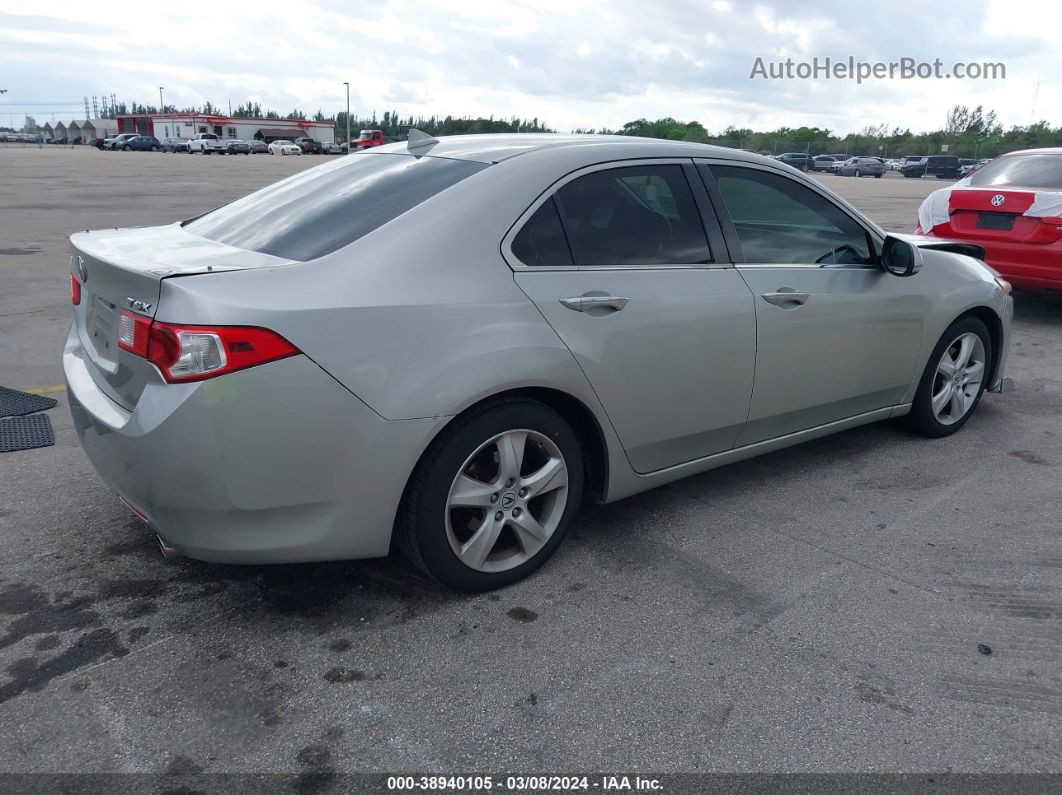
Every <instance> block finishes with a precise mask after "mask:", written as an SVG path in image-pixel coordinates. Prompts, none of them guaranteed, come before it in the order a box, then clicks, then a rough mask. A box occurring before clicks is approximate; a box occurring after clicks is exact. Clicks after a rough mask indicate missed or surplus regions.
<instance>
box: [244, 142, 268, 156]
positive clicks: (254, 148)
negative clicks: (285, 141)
mask: <svg viewBox="0 0 1062 795" xmlns="http://www.w3.org/2000/svg"><path fill="white" fill-rule="evenodd" d="M247 149H248V151H249V152H250V153H251V154H252V155H260V154H266V153H267V152H268V151H269V144H267V143H266V142H265V141H259V140H257V139H252V140H250V141H248V142H247Z"/></svg>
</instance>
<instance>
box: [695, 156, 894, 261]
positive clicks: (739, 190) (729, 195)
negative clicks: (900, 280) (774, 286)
mask: <svg viewBox="0 0 1062 795" xmlns="http://www.w3.org/2000/svg"><path fill="white" fill-rule="evenodd" d="M857 159H858V158H854V159H853V160H857ZM850 162H852V161H850ZM711 170H712V174H713V175H714V176H715V180H716V184H717V185H718V187H719V192H720V193H721V194H722V196H723V200H724V201H725V203H726V207H727V210H728V211H729V212H730V217H731V218H732V219H733V221H734V226H735V227H737V234H738V239H739V240H740V241H741V250H742V253H743V254H744V256H745V261H746V262H749V263H766V264H812V263H817V264H820V265H865V264H869V263H871V262H872V261H873V257H872V254H871V250H870V245H869V240H868V237H867V233H866V231H865V230H864V229H863V227H861V226H860V225H859V224H858V223H856V222H855V220H853V219H852V217H851V216H849V215H848V214H847V213H845V212H844V211H843V210H841V208H839V207H838V206H837V205H835V204H833V203H832V202H831V201H829V200H828V199H826V198H825V197H823V196H822V195H820V194H818V193H816V192H815V191H813V190H811V189H810V188H808V187H806V186H804V185H801V184H800V183H798V182H796V181H795V180H792V179H790V178H789V177H786V176H783V175H781V174H773V173H769V172H766V171H761V170H759V169H753V168H742V167H739V166H712V167H711Z"/></svg>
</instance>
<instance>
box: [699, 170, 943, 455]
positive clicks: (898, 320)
mask: <svg viewBox="0 0 1062 795" xmlns="http://www.w3.org/2000/svg"><path fill="white" fill-rule="evenodd" d="M713 177H714V182H715V186H716V189H717V191H718V192H717V193H715V192H713V195H715V196H717V197H719V198H720V199H721V201H722V203H723V204H724V205H725V212H727V213H728V214H729V218H730V220H732V222H733V225H732V226H730V227H729V228H730V230H732V232H733V233H734V234H735V235H736V237H737V239H738V241H739V246H738V248H739V249H740V254H741V256H740V257H736V258H738V259H743V260H744V261H743V262H739V264H738V270H739V272H740V273H741V276H742V277H743V278H744V279H745V282H746V283H747V284H748V286H749V288H750V290H751V291H752V293H753V295H754V296H755V306H756V328H757V337H758V346H757V359H756V383H755V387H754V389H753V395H752V402H751V406H750V409H749V418H748V424H747V425H746V426H745V428H744V430H743V431H742V433H741V435H740V437H739V439H738V445H739V446H740V445H745V444H752V443H755V442H759V441H763V440H765V439H771V438H774V437H777V436H783V435H785V434H788V433H793V432H796V431H801V430H805V429H808V428H813V427H815V426H818V425H824V424H826V423H829V422H834V421H836V420H841V419H845V418H848V417H853V416H856V415H858V414H863V413H866V412H869V411H874V410H876V409H882V408H887V407H890V406H894V405H897V404H899V403H900V402H901V400H902V398H903V395H904V393H905V392H906V391H907V389H908V387H909V386H910V384H911V382H912V381H913V380H914V378H915V371H916V368H917V366H918V351H919V349H920V347H921V343H922V325H923V320H922V319H923V317H924V316H925V314H926V312H927V300H926V298H925V297H924V296H922V295H920V292H919V289H918V288H919V285H918V281H917V279H918V277H917V276H914V277H911V278H899V277H896V276H892V275H891V274H889V273H887V272H886V271H884V270H883V269H882V268H881V267H879V265H878V264H877V257H876V254H875V245H876V244H875V242H874V238H873V237H872V236H871V235H869V234H868V231H867V230H866V229H865V228H864V227H863V226H862V225H861V224H860V223H859V222H857V221H856V220H855V218H854V217H853V216H852V215H851V214H850V213H848V212H847V211H846V210H845V209H843V208H842V207H841V206H839V205H838V204H836V203H834V202H833V201H832V200H830V199H829V198H828V197H826V196H825V195H823V194H822V193H819V192H818V191H816V190H813V189H812V188H810V187H808V186H807V185H805V184H803V183H801V182H799V181H797V180H796V179H794V178H792V177H789V176H787V175H785V174H782V173H779V172H777V171H774V170H768V169H765V168H755V167H746V166H733V165H712V166H710V176H709V180H711V178H713ZM709 187H711V182H709ZM720 209H723V208H720ZM724 223H726V219H724Z"/></svg>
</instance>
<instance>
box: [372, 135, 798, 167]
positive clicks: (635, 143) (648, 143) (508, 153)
mask: <svg viewBox="0 0 1062 795" xmlns="http://www.w3.org/2000/svg"><path fill="white" fill-rule="evenodd" d="M611 146H617V147H618V146H623V147H624V148H625V152H626V154H625V155H624V156H625V157H629V156H630V151H631V150H632V149H636V150H639V151H638V152H637V155H638V156H642V157H714V158H723V159H727V160H741V161H745V162H750V163H764V162H772V163H774V164H777V161H775V160H773V159H772V158H769V157H764V156H762V155H757V154H755V153H753V152H746V151H743V150H741V149H731V148H729V147H725V146H712V145H710V144H701V143H695V142H692V141H669V140H666V139H662V138H638V137H635V136H632V135H589V134H587V135H576V134H572V135H568V134H561V133H490V134H484V135H450V136H442V137H440V138H437V139H435V143H426V144H424V145H422V146H420V147H417V148H416V151H415V153H416V154H424V155H430V156H431V157H447V158H452V159H455V160H473V161H476V162H480V163H500V162H501V161H503V160H508V159H510V158H513V157H517V156H526V155H528V154H529V153H534V152H545V151H549V150H556V149H559V148H568V147H572V148H574V147H582V148H587V147H593V148H595V149H598V150H600V149H603V148H606V147H611ZM407 151H409V146H408V143H407V142H406V141H399V142H397V143H393V144H385V145H383V146H377V147H373V148H372V149H369V150H366V151H365V152H363V154H369V153H375V154H387V153H391V154H396V153H404V152H407Z"/></svg>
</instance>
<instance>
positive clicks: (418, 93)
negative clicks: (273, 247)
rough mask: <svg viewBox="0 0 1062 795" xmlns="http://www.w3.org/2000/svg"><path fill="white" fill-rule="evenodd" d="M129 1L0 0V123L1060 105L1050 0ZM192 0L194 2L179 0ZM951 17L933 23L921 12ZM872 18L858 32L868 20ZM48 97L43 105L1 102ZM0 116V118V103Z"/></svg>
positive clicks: (894, 120) (741, 114)
mask: <svg viewBox="0 0 1062 795" xmlns="http://www.w3.org/2000/svg"><path fill="white" fill-rule="evenodd" d="M185 5H186V6H187V7H188V8H189V10H188V11H175V10H171V9H169V8H168V7H166V6H162V8H164V9H166V10H162V11H154V10H152V8H151V7H144V8H138V9H137V11H136V13H131V12H130V10H129V9H128V8H126V7H124V6H123V7H116V6H114V5H113V4H106V3H105V4H103V5H100V4H92V3H88V4H86V3H84V2H83V1H82V0H76V1H73V0H49V2H48V3H38V4H27V3H25V2H24V0H0V74H3V75H4V77H3V81H4V85H3V88H6V89H7V90H8V93H7V94H5V95H3V96H2V97H0V102H3V103H5V104H4V105H0V123H8V121H9V119H11V120H15V121H17V122H21V116H22V115H23V114H24V113H25V112H27V111H32V112H33V113H34V114H35V115H36V116H37V117H38V119H40V120H45V119H48V118H49V117H50V116H51V114H52V113H53V112H54V113H55V115H56V117H57V118H70V117H72V116H75V115H76V116H81V115H83V110H81V106H82V99H83V97H84V96H86V95H88V96H92V95H101V96H102V95H110V94H112V93H114V94H116V95H117V97H118V99H119V100H124V101H127V102H129V101H137V102H141V103H152V102H155V101H157V99H158V86H160V85H163V86H166V101H167V102H169V103H174V104H176V105H178V106H186V105H194V104H201V103H202V102H204V101H207V100H209V101H210V102H212V103H214V104H215V105H218V106H221V107H225V105H226V103H228V102H230V101H231V102H232V104H233V105H234V106H235V105H237V104H239V103H242V102H246V101H248V100H257V101H259V102H260V103H261V104H262V105H263V106H264V107H271V108H274V109H277V110H280V111H287V110H291V109H293V108H296V107H297V108H300V109H301V110H304V111H306V112H308V113H313V112H314V111H316V110H318V109H321V110H322V111H324V112H325V113H326V114H331V113H334V112H336V111H338V110H341V109H342V108H343V107H345V90H344V87H343V81H344V80H349V81H350V82H351V89H352V91H351V102H352V105H353V106H354V109H355V110H356V111H357V112H359V113H364V114H368V113H371V112H372V111H373V110H374V109H375V110H377V111H378V112H382V111H383V110H385V109H396V110H398V111H399V112H401V113H403V114H425V115H431V114H447V113H450V114H455V115H466V114H467V115H491V114H493V115H494V116H511V115H518V116H524V117H538V118H539V119H542V120H545V121H546V122H547V123H549V124H551V125H552V126H554V127H555V128H557V129H561V130H567V129H571V128H573V127H604V126H607V127H613V128H615V127H619V126H620V125H622V124H623V123H624V122H625V121H628V120H631V119H635V118H638V117H649V118H654V117H659V116H674V117H676V118H680V119H696V120H698V121H700V122H702V123H703V124H705V125H706V126H707V127H708V128H709V129H710V130H713V131H717V132H718V131H720V130H722V129H723V128H724V127H726V126H728V125H735V126H739V127H770V126H776V125H782V124H784V125H788V126H799V125H801V124H814V125H817V126H820V127H829V128H831V129H833V130H837V131H841V132H846V131H850V130H857V129H860V128H862V127H864V126H866V125H868V124H880V123H882V122H888V123H890V124H897V125H900V126H903V127H911V128H913V129H916V130H918V129H925V128H933V127H937V126H939V125H940V124H942V123H943V120H944V114H945V112H946V110H947V108H948V107H950V106H951V105H952V104H955V103H956V102H959V103H963V104H967V105H977V104H981V105H984V106H985V107H986V108H995V109H996V110H998V111H999V113H1000V116H1001V119H1002V121H1003V122H1004V123H1007V124H1012V123H1026V122H1028V121H1029V117H1030V114H1031V112H1032V100H1033V93H1034V91H1035V86H1036V82H1037V80H1040V81H1041V87H1040V92H1039V99H1038V101H1037V110H1036V114H1035V115H1036V116H1037V117H1046V118H1048V119H1049V120H1050V121H1052V122H1053V123H1054V124H1062V117H1060V115H1059V114H1060V112H1062V95H1060V92H1062V87H1056V86H1055V85H1054V84H1053V83H1052V81H1053V79H1054V76H1055V75H1056V74H1057V62H1058V53H1059V52H1060V50H1062V10H1060V9H1062V4H1059V3H1058V2H1057V0H1028V2H1022V0H973V2H970V1H969V0H938V2H937V3H936V4H935V5H934V7H933V9H932V12H931V13H932V17H933V19H934V20H937V22H938V24H935V25H923V26H919V25H912V24H911V20H918V19H924V18H925V15H926V13H927V10H926V7H925V4H924V3H923V2H916V0H895V1H894V2H889V3H878V4H875V5H874V6H867V5H863V6H860V7H858V9H853V6H852V5H851V3H850V0H805V2H803V3H800V4H793V3H788V2H783V1H782V0H757V2H756V5H755V6H754V7H752V8H749V7H747V6H746V7H741V9H742V11H745V9H746V8H747V9H748V11H747V12H744V13H738V12H737V10H736V9H737V8H738V7H737V6H733V5H732V4H731V3H730V2H729V0H715V1H714V2H710V3H708V4H705V3H702V2H699V0H669V2H668V3H661V4H652V3H646V2H644V0H611V2H609V3H607V4H602V3H597V2H594V0H461V1H460V2H458V1H455V2H450V3H446V4H444V5H443V6H440V5H439V4H438V3H435V2H429V0H388V2H387V3H358V4H352V3H349V2H345V0H284V1H283V2H277V0H262V1H261V2H258V3H256V4H255V5H254V13H253V14H249V13H247V6H246V4H236V3H227V2H211V3H208V4H205V5H204V4H185ZM199 5H202V11H199V10H197V9H198V6H199ZM944 30H955V31H961V32H962V35H942V34H941V31H944ZM868 32H872V33H868ZM786 55H791V56H793V57H794V58H795V59H798V60H804V59H810V58H812V57H814V56H819V57H825V56H830V57H832V58H835V59H836V58H847V56H849V55H853V56H855V57H856V58H858V59H865V60H870V61H875V60H882V61H890V60H896V59H898V58H900V57H902V56H912V57H915V58H919V59H925V60H931V59H932V58H934V57H940V58H941V59H942V60H944V61H945V62H946V63H949V64H950V63H951V62H952V61H958V60H963V61H975V60H976V61H1003V62H1005V63H1006V64H1007V79H1006V80H1003V81H955V80H951V81H927V80H907V81H900V80H893V81H877V82H867V83H864V84H863V85H857V84H855V83H854V82H852V81H836V80H830V81H817V82H810V81H763V80H750V79H749V72H750V70H751V67H752V64H753V62H754V60H755V58H756V57H763V58H764V59H767V60H771V59H776V58H781V57H785V56H786ZM53 101H54V102H55V105H49V106H44V105H18V104H14V103H43V102H49V103H50V102H53ZM5 116H6V118H5Z"/></svg>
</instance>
